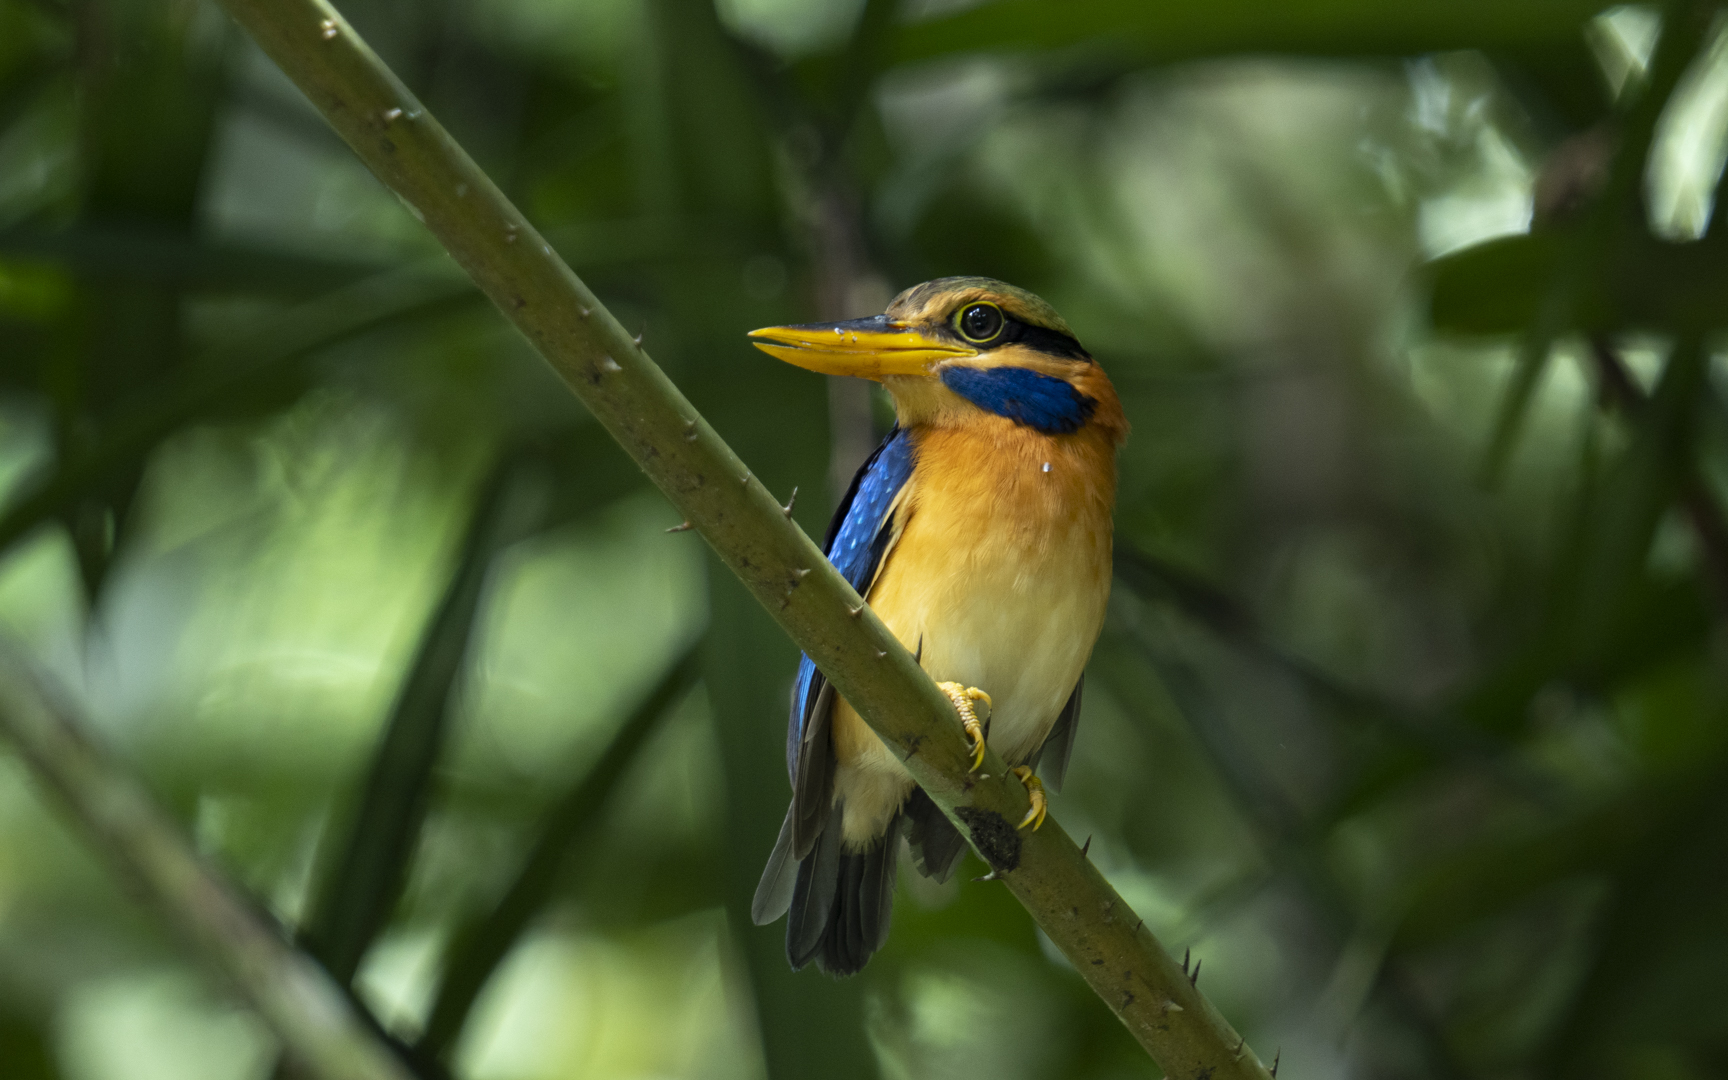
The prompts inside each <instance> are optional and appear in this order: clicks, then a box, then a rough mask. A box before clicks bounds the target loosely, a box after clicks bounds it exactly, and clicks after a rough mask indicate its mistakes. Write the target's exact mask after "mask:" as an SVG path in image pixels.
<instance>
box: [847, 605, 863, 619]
mask: <svg viewBox="0 0 1728 1080" xmlns="http://www.w3.org/2000/svg"><path fill="white" fill-rule="evenodd" d="M846 614H848V615H850V616H852V617H853V618H854V619H856V618H857V617H858V616H860V615H862V614H864V605H863V604H859V605H858V606H857V607H849V608H847V609H846Z"/></svg>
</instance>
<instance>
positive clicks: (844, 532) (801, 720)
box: [786, 427, 915, 858]
mask: <svg viewBox="0 0 1728 1080" xmlns="http://www.w3.org/2000/svg"><path fill="white" fill-rule="evenodd" d="M914 457H915V448H914V446H913V443H912V437H911V436H910V435H909V434H908V433H907V432H906V431H904V430H902V429H901V428H898V427H896V428H895V429H894V430H893V431H890V432H889V433H888V437H887V438H886V439H884V440H882V445H881V446H879V447H877V448H876V452H875V453H873V454H871V455H870V458H869V460H867V461H865V462H864V465H863V466H862V467H861V468H860V469H859V470H858V474H857V475H856V476H854V477H853V478H852V486H851V487H850V488H849V489H848V490H847V492H846V497H845V498H843V499H842V500H840V506H839V508H838V509H836V510H835V511H834V519H833V520H832V521H831V522H830V523H829V525H828V535H827V536H826V537H825V538H824V539H823V542H822V550H823V552H824V553H825V554H826V555H827V556H828V561H829V562H831V563H833V564H834V568H835V569H836V570H839V571H840V575H841V576H842V577H844V578H845V579H846V580H847V581H848V582H850V583H851V585H852V587H853V588H854V589H857V590H858V593H859V595H860V596H862V595H864V594H865V593H866V592H868V591H869V588H870V582H871V581H872V580H873V579H874V578H875V576H876V571H877V570H878V569H879V568H880V566H881V562H882V556H883V553H884V552H885V551H886V550H887V546H888V540H889V537H890V535H891V524H892V523H891V522H890V520H889V515H890V511H891V510H892V509H893V506H894V500H895V498H896V496H898V495H899V494H900V489H901V488H903V487H905V486H906V481H907V479H908V478H910V477H911V475H912V466H913V463H914ZM833 702H834V692H833V690H832V688H830V687H829V686H828V680H827V679H826V678H824V677H823V675H822V673H821V672H820V671H818V670H816V665H815V664H814V663H812V662H811V660H810V658H809V657H808V656H805V657H801V658H800V660H799V663H798V678H797V680H796V681H795V682H794V683H793V685H792V715H791V718H790V722H789V723H788V724H787V731H786V769H787V772H789V773H790V774H791V776H792V806H793V814H792V816H793V818H794V819H796V820H797V821H798V822H799V823H800V827H799V828H797V829H795V833H796V841H797V842H795V843H794V845H793V851H794V852H795V853H796V854H797V856H798V857H799V858H802V857H803V856H804V854H806V853H808V851H809V846H808V845H809V844H811V843H814V841H815V838H816V836H817V835H818V834H819V833H820V831H821V828H822V824H823V823H824V822H825V821H826V819H827V813H828V807H827V805H826V801H827V798H828V793H829V790H830V784H831V782H832V774H833V763H832V761H831V760H830V759H831V757H832V754H831V751H830V750H829V746H828V714H829V712H830V710H832V709H833Z"/></svg>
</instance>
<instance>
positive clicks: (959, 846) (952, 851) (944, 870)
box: [900, 788, 966, 881]
mask: <svg viewBox="0 0 1728 1080" xmlns="http://www.w3.org/2000/svg"><path fill="white" fill-rule="evenodd" d="M900 812H901V813H902V814H904V815H905V816H906V820H907V821H909V822H911V823H912V828H911V831H910V832H909V833H908V834H907V837H906V839H907V841H908V842H909V843H910V844H911V846H912V865H913V866H915V867H917V868H918V872H919V873H920V874H923V875H924V876H925V877H927V878H935V879H936V880H937V881H947V880H948V875H949V874H952V873H953V872H954V867H955V865H956V864H958V863H959V862H960V856H961V855H962V854H964V853H965V851H966V840H965V838H964V837H962V836H961V835H960V830H958V829H956V828H955V827H954V823H953V822H951V821H949V820H948V819H947V818H946V817H943V816H942V811H941V809H940V808H939V807H937V805H936V804H935V803H934V802H932V801H931V800H930V796H928V795H926V794H924V789H923V788H913V789H912V795H911V797H910V798H908V799H907V800H906V805H905V806H903V807H901V808H900Z"/></svg>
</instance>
